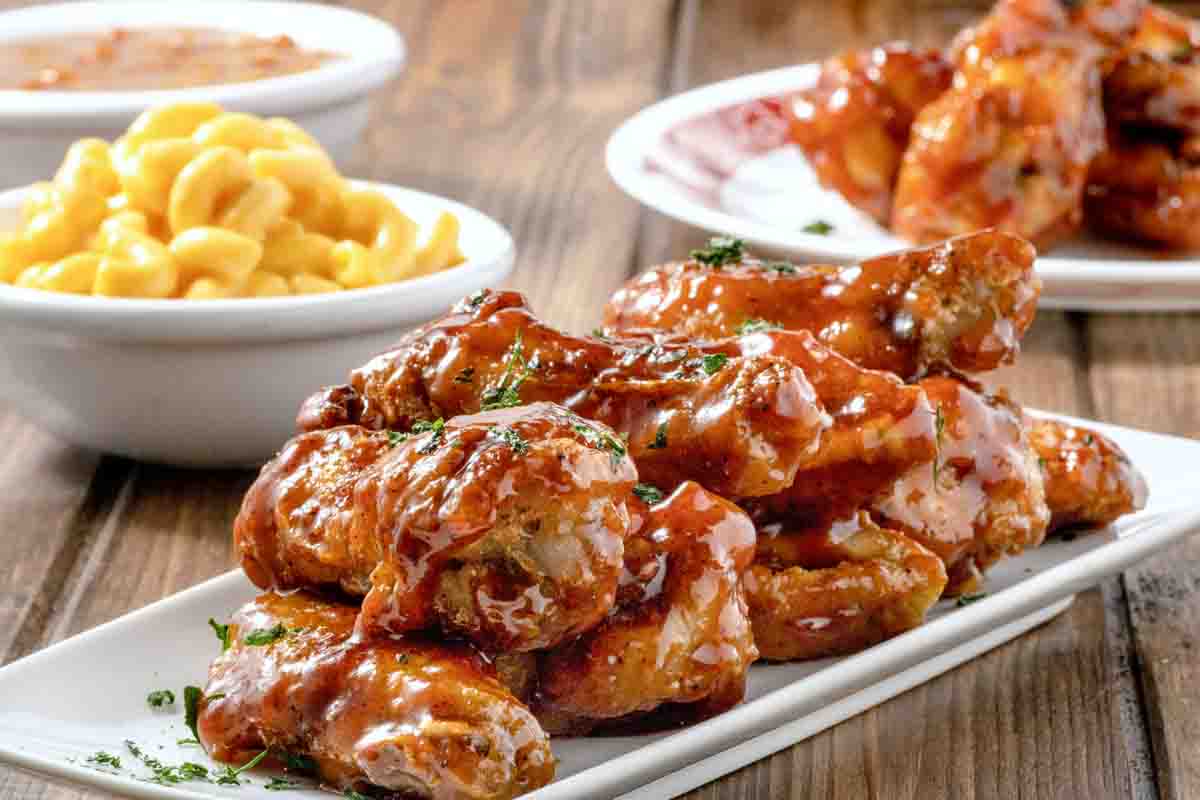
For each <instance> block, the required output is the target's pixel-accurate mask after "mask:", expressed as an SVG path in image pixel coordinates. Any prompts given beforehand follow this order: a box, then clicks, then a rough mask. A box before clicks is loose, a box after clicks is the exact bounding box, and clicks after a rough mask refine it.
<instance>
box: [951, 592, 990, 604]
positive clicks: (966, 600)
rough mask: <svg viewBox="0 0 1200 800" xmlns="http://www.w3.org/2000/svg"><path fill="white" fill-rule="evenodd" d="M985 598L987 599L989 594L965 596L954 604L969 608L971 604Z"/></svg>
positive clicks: (981, 593)
mask: <svg viewBox="0 0 1200 800" xmlns="http://www.w3.org/2000/svg"><path fill="white" fill-rule="evenodd" d="M985 597H987V592H980V593H979V594H964V595H962V596H960V597H959V598H958V600H956V601H955V602H954V605H956V606H958V607H959V608H962V607H963V606H969V605H971V603H975V602H978V601H979V600H982V599H983V598H985Z"/></svg>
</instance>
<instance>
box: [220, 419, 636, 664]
mask: <svg viewBox="0 0 1200 800" xmlns="http://www.w3.org/2000/svg"><path fill="white" fill-rule="evenodd" d="M396 438H397V436H396V434H394V433H392V434H389V433H388V432H380V431H370V430H367V429H365V428H361V427H357V426H344V427H338V428H333V429H330V430H327V431H319V432H313V433H308V434H303V435H300V436H297V437H296V438H295V439H293V440H292V441H291V442H290V443H289V444H288V445H287V446H286V447H285V448H284V449H283V451H282V452H281V453H280V454H279V455H278V456H277V457H276V458H275V460H273V461H272V462H271V463H269V464H267V465H266V466H265V467H264V468H263V471H262V473H261V474H260V476H259V478H258V480H257V481H256V482H255V483H254V485H253V486H252V487H251V488H250V491H249V492H248V493H247V495H246V498H245V500H244V502H243V504H242V509H241V512H240V513H239V515H238V518H237V520H236V522H235V524H234V539H235V543H236V545H237V548H238V550H239V552H240V554H241V557H242V565H243V568H244V569H245V571H246V574H247V575H248V576H250V578H251V580H253V581H254V582H255V583H257V584H258V585H259V586H261V587H263V588H275V589H285V590H286V589H294V588H312V587H322V586H332V585H336V586H339V587H340V588H341V589H342V590H343V591H345V592H347V593H349V594H351V595H365V598H364V600H363V606H362V615H361V616H362V619H361V625H362V630H363V632H364V633H365V634H381V633H400V632H405V631H413V630H421V629H425V628H430V627H438V628H440V629H442V630H444V631H446V632H447V633H450V634H454V635H459V636H465V637H467V638H469V639H470V640H471V641H472V642H474V643H475V644H477V645H479V646H481V647H484V648H486V649H489V650H502V649H515V650H531V649H535V648H542V647H548V646H551V645H553V644H555V643H557V642H559V641H563V640H565V639H568V638H571V637H573V636H576V635H578V634H579V633H581V632H583V631H584V630H587V629H588V628H590V627H592V626H593V625H595V624H596V623H598V622H599V621H600V620H602V619H603V618H604V617H605V615H606V614H607V613H608V610H609V608H610V607H611V606H612V604H613V602H614V600H615V596H616V590H617V585H618V582H619V579H620V574H621V568H622V559H623V552H624V550H623V541H624V539H625V537H626V535H627V534H628V532H629V524H630V523H629V514H628V510H627V508H626V498H627V497H628V495H629V491H630V489H631V488H632V487H633V484H634V482H635V480H636V479H637V473H636V471H635V469H634V467H633V464H632V462H631V461H630V460H629V458H628V457H626V456H625V455H624V447H623V446H622V445H621V444H620V442H619V440H618V439H617V438H616V436H615V435H614V434H613V433H612V432H611V431H610V430H609V429H607V428H605V427H604V426H603V425H600V424H598V423H593V422H588V421H585V420H582V419H580V418H579V417H577V416H575V415H574V414H571V413H570V412H568V411H566V410H565V409H563V408H561V407H558V406H554V405H553V404H549V403H535V404H533V405H529V406H522V407H519V408H513V409H506V410H501V411H491V412H485V413H482V414H476V415H473V416H463V417H457V418H454V419H452V420H450V421H449V422H446V423H445V424H444V427H443V428H441V429H438V430H433V431H429V432H426V433H423V434H418V435H415V436H412V437H411V438H409V439H408V440H407V441H403V442H397V443H395V444H393V443H392V441H390V440H395V439H396Z"/></svg>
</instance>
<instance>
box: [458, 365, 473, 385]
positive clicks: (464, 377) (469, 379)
mask: <svg viewBox="0 0 1200 800" xmlns="http://www.w3.org/2000/svg"><path fill="white" fill-rule="evenodd" d="M454 382H455V383H474V382H475V368H474V367H465V368H463V370H462V371H461V372H459V373H458V374H457V375H455V376H454Z"/></svg>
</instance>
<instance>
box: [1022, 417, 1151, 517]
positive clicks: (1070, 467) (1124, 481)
mask: <svg viewBox="0 0 1200 800" xmlns="http://www.w3.org/2000/svg"><path fill="white" fill-rule="evenodd" d="M1026 424H1027V426H1028V428H1029V439H1030V442H1031V443H1032V445H1033V449H1034V451H1035V452H1036V453H1037V455H1038V461H1039V463H1040V464H1041V468H1042V475H1043V476H1044V478H1045V483H1046V503H1047V505H1049V506H1050V512H1051V514H1052V517H1051V520H1050V528H1051V530H1057V529H1061V528H1067V527H1075V526H1097V527H1099V526H1104V525H1108V524H1109V523H1111V522H1115V521H1116V520H1117V519H1118V518H1119V517H1122V516H1124V515H1125V514H1130V513H1133V512H1134V511H1140V510H1141V509H1142V508H1144V507H1145V505H1146V499H1147V496H1148V494H1149V488H1148V487H1147V485H1146V479H1145V478H1144V477H1142V474H1141V473H1140V472H1138V470H1137V468H1136V467H1135V466H1133V464H1132V463H1131V462H1130V460H1129V457H1128V456H1127V455H1125V453H1124V451H1122V450H1121V448H1120V447H1119V446H1118V445H1117V443H1116V442H1114V441H1112V440H1111V439H1109V438H1108V437H1107V436H1104V435H1103V434H1100V433H1097V432H1096V431H1093V430H1089V429H1087V428H1081V427H1078V426H1075V425H1070V424H1068V423H1066V422H1060V421H1058V420H1053V419H1038V418H1032V417H1031V418H1027V420H1026Z"/></svg>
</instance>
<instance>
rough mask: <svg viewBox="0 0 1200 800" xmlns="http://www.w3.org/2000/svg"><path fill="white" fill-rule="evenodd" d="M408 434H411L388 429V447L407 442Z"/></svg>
mask: <svg viewBox="0 0 1200 800" xmlns="http://www.w3.org/2000/svg"><path fill="white" fill-rule="evenodd" d="M408 436H409V435H408V434H407V433H404V432H402V431H388V432H387V439H388V447H395V446H396V445H399V444H403V443H404V442H407V441H408Z"/></svg>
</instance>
